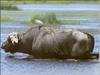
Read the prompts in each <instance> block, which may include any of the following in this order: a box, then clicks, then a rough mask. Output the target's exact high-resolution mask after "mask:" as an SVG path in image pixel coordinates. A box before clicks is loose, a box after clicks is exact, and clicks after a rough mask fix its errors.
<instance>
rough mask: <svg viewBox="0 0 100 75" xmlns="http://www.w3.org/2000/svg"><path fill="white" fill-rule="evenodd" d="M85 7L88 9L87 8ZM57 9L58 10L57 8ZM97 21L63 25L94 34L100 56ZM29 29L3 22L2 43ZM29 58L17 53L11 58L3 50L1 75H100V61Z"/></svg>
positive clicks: (25, 26) (98, 24)
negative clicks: (13, 33)
mask: <svg viewBox="0 0 100 75" xmlns="http://www.w3.org/2000/svg"><path fill="white" fill-rule="evenodd" d="M36 6H38V7H40V6H39V5H36ZM61 6H62V5H61ZM64 6H66V5H64ZM69 6H70V5H69ZM87 6H88V5H87ZM38 7H37V9H38ZM48 7H53V6H49V5H48ZM59 7H60V5H59ZM77 7H78V6H77ZM84 7H85V8H86V6H84ZM90 7H91V6H89V8H90ZM25 8H26V6H25ZM61 8H62V7H61ZM61 8H60V9H61ZM72 8H73V7H72ZM89 8H87V9H89ZM93 8H96V7H95V5H94V6H93ZM46 9H47V8H46ZM55 9H57V7H55ZM64 9H65V8H64ZM64 9H62V10H64ZM79 9H82V8H79ZM91 9H92V8H90V10H91ZM97 9H98V7H97V8H96V9H92V10H96V11H97ZM83 10H84V9H83ZM97 19H98V18H97ZM97 19H95V21H92V22H89V23H85V24H84V25H83V24H82V25H62V27H64V28H75V29H81V30H84V31H88V32H92V33H93V35H94V37H95V47H94V52H99V54H100V22H99V21H97ZM76 20H77V19H76ZM86 20H87V18H86ZM29 28H30V26H28V25H25V24H19V23H16V22H5V23H4V22H2V23H1V43H2V42H3V41H4V40H6V38H7V36H8V34H9V33H10V32H13V31H19V32H22V31H26V30H27V29H29ZM27 56H28V55H27V54H22V53H20V54H19V53H17V54H15V56H14V57H13V56H10V54H6V53H5V52H4V51H3V50H2V49H1V61H0V62H1V75H67V74H68V75H100V60H98V61H81V62H79V61H78V62H77V61H75V60H49V59H46V60H42V59H40V60H36V59H30V60H29V59H23V58H25V57H27Z"/></svg>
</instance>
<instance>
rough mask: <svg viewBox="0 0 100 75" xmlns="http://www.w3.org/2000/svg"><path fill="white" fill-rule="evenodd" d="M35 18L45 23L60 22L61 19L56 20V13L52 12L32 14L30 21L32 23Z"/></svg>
mask: <svg viewBox="0 0 100 75" xmlns="http://www.w3.org/2000/svg"><path fill="white" fill-rule="evenodd" d="M36 19H38V20H41V21H43V23H44V24H45V25H48V24H60V23H61V21H59V20H57V18H56V15H55V14H54V13H47V14H42V15H36V16H33V18H32V19H31V22H32V23H34V22H35V20H36Z"/></svg>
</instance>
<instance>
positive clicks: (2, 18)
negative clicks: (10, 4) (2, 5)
mask: <svg viewBox="0 0 100 75" xmlns="http://www.w3.org/2000/svg"><path fill="white" fill-rule="evenodd" d="M12 21H14V20H13V19H12V18H10V17H1V19H0V22H12Z"/></svg>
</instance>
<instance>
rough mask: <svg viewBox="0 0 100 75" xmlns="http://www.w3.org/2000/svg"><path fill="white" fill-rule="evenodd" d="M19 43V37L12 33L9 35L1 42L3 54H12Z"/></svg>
mask: <svg viewBox="0 0 100 75" xmlns="http://www.w3.org/2000/svg"><path fill="white" fill-rule="evenodd" d="M18 43H19V37H18V33H17V32H12V33H10V34H9V36H8V38H7V40H6V41H5V42H3V44H2V46H1V48H2V49H4V50H5V52H10V53H14V52H16V50H17V46H18Z"/></svg>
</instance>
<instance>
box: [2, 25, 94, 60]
mask: <svg viewBox="0 0 100 75" xmlns="http://www.w3.org/2000/svg"><path fill="white" fill-rule="evenodd" d="M93 47H94V37H93V36H92V35H91V34H89V33H85V32H81V31H79V30H75V29H64V28H54V27H47V26H34V27H32V28H30V29H29V30H28V31H26V32H23V33H21V32H12V33H10V34H9V36H8V38H7V40H6V41H5V42H4V43H3V44H2V49H4V50H5V52H10V53H15V52H21V53H27V54H30V55H33V56H34V57H35V58H62V59H63V58H67V57H69V56H72V57H81V56H85V55H86V54H89V53H91V52H92V51H93Z"/></svg>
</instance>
